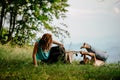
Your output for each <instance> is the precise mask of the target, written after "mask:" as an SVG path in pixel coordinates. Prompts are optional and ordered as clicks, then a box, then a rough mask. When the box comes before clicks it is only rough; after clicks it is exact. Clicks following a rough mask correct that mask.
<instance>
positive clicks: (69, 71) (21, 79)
mask: <svg viewBox="0 0 120 80" xmlns="http://www.w3.org/2000/svg"><path fill="white" fill-rule="evenodd" d="M32 49H33V47H31V46H24V47H22V48H20V47H18V46H10V45H4V46H3V45H0V80H119V79H120V63H119V62H118V63H115V64H106V65H104V66H101V67H95V66H92V65H80V64H78V63H77V62H76V63H73V64H65V63H61V62H58V63H55V64H40V63H39V66H38V67H34V66H33V64H32Z"/></svg>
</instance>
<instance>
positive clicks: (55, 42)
mask: <svg viewBox="0 0 120 80" xmlns="http://www.w3.org/2000/svg"><path fill="white" fill-rule="evenodd" d="M52 42H53V44H56V45H59V46H63V44H61V43H59V42H57V41H54V40H53V41H52Z"/></svg>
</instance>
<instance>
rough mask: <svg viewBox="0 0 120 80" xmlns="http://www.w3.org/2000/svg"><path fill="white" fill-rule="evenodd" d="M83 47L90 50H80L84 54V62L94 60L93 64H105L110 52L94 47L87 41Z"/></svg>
mask: <svg viewBox="0 0 120 80" xmlns="http://www.w3.org/2000/svg"><path fill="white" fill-rule="evenodd" d="M81 48H85V49H86V50H87V51H88V52H85V51H80V53H81V54H82V55H83V62H84V63H85V64H86V63H89V62H91V61H92V62H93V65H95V66H100V65H103V64H104V63H105V61H106V60H107V58H108V54H107V53H106V52H104V51H100V50H96V49H95V48H93V47H92V46H91V45H89V44H87V43H84V44H83V46H82V47H81ZM86 55H88V56H90V57H91V60H89V59H88V58H87V57H86Z"/></svg>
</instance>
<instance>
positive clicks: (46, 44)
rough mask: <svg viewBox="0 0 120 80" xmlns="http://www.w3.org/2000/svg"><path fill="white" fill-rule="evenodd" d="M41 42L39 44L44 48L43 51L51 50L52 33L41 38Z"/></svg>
mask: <svg viewBox="0 0 120 80" xmlns="http://www.w3.org/2000/svg"><path fill="white" fill-rule="evenodd" d="M39 43H40V45H39V46H40V47H41V48H42V50H43V51H48V50H50V47H51V44H52V35H51V34H49V33H46V34H44V35H43V36H42V38H41V39H40V42H39Z"/></svg>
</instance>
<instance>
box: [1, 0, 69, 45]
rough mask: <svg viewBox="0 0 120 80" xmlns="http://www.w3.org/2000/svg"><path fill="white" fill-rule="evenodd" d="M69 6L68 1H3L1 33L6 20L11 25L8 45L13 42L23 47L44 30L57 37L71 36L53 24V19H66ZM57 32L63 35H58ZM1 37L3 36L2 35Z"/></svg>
mask: <svg viewBox="0 0 120 80" xmlns="http://www.w3.org/2000/svg"><path fill="white" fill-rule="evenodd" d="M68 6H69V5H68V4H67V0H12V1H11V0H10V1H9V0H5V1H4V0H1V1H0V9H1V10H0V13H1V14H2V15H1V18H2V19H1V21H0V25H1V26H0V31H1V32H2V28H4V25H2V21H3V18H4V21H5V22H8V23H9V25H8V26H7V27H8V35H7V36H8V39H7V40H6V43H7V42H9V41H11V42H12V43H14V44H19V45H23V44H25V43H27V42H30V41H31V39H33V38H35V34H36V33H37V32H44V31H43V30H48V31H51V32H52V33H53V34H55V35H57V37H59V36H69V32H68V31H67V30H64V29H62V28H60V27H59V28H57V29H56V27H55V26H53V24H52V21H53V19H60V18H65V12H67V9H66V7H68ZM8 14H9V15H8ZM63 26H64V25H63ZM56 30H57V31H59V32H60V33H63V34H58V33H56V32H55V31H56ZM54 32H55V33H54ZM66 32H67V34H66ZM1 35H3V34H2V33H0V36H1ZM0 41H1V39H0Z"/></svg>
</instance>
